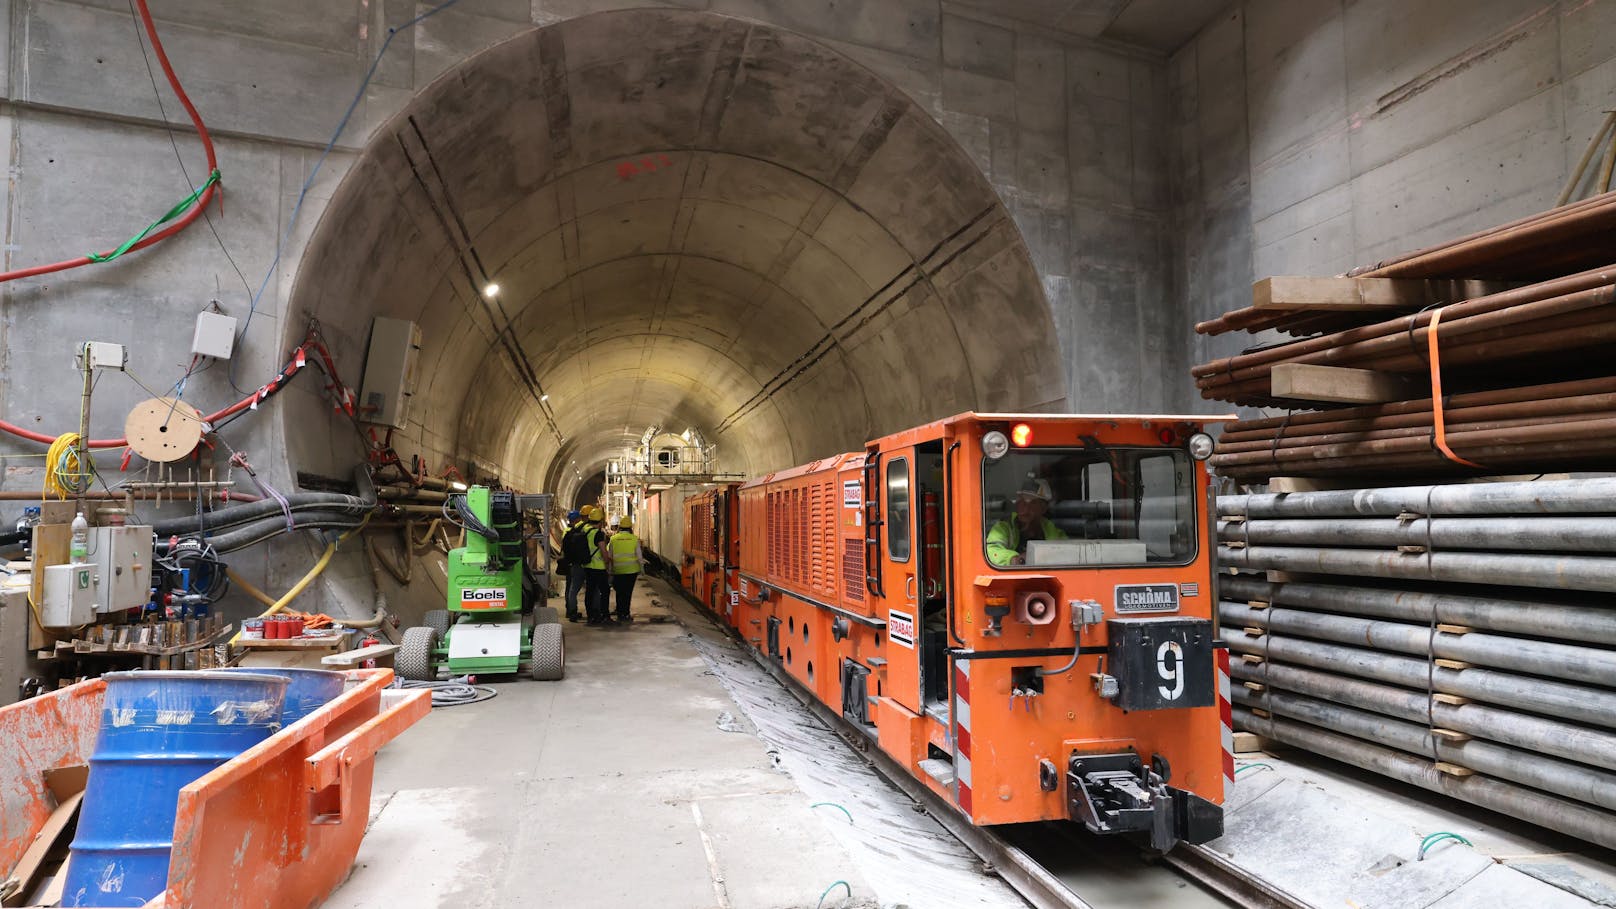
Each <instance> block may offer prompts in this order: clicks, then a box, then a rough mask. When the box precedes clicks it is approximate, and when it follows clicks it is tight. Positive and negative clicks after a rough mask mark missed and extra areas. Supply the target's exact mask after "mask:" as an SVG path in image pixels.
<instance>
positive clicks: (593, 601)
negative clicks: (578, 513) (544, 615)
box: [584, 505, 612, 628]
mask: <svg viewBox="0 0 1616 909" xmlns="http://www.w3.org/2000/svg"><path fill="white" fill-rule="evenodd" d="M584 520H586V521H588V522H589V530H588V540H589V550H590V555H591V558H590V560H589V562H588V564H586V565H585V566H584V571H585V572H586V575H585V577H586V580H585V582H584V584H585V589H584V612H585V614H586V615H587V617H588V624H590V625H593V626H595V627H597V628H599V627H601V626H604V625H610V624H612V619H611V614H610V613H611V602H610V597H611V582H610V580H609V576H608V574H607V572H606V566H607V564H608V562H609V560H610V558H611V555H610V553H609V550H608V549H607V542H608V538H607V535H606V532H605V530H604V529H603V528H602V526H601V525H602V524H604V523H605V521H606V512H604V511H602V510H601V509H600V506H598V505H591V506H590V507H589V509H588V510H587V511H586V512H585V515H584Z"/></svg>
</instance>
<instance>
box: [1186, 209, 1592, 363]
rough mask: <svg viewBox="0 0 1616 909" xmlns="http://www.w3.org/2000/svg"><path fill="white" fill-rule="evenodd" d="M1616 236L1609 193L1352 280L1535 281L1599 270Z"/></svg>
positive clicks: (1292, 317)
mask: <svg viewBox="0 0 1616 909" xmlns="http://www.w3.org/2000/svg"><path fill="white" fill-rule="evenodd" d="M1613 234H1616V196H1613V195H1612V194H1610V193H1606V194H1604V195H1600V196H1594V197H1592V198H1590V199H1585V200H1582V201H1580V202H1577V203H1574V204H1571V205H1562V206H1560V207H1558V208H1555V209H1551V210H1549V211H1546V212H1541V213H1539V214H1535V215H1531V216H1529V217H1525V218H1519V219H1517V220H1515V221H1511V222H1509V223H1507V224H1501V225H1499V226H1497V227H1493V228H1489V229H1488V230H1484V231H1480V232H1478V233H1474V234H1471V235H1469V236H1466V237H1461V238H1459V239H1457V240H1452V241H1449V242H1447V243H1443V244H1440V245H1438V246H1433V247H1428V248H1426V249H1422V250H1416V251H1415V252H1411V253H1407V254H1404V255H1402V256H1398V257H1396V258H1393V259H1388V260H1385V261H1382V262H1379V263H1376V264H1374V265H1368V266H1361V267H1359V268H1355V269H1353V270H1352V271H1350V272H1348V273H1347V274H1348V276H1350V277H1383V278H1427V279H1468V278H1500V279H1508V280H1519V279H1526V280H1536V279H1542V278H1548V277H1553V276H1555V275H1557V274H1565V273H1567V272H1571V271H1576V270H1578V269H1583V268H1589V267H1594V266H1597V265H1599V264H1601V260H1602V256H1603V255H1604V254H1606V251H1607V250H1609V248H1610V244H1609V241H1610V239H1611V238H1612V235H1613ZM1317 316H1318V314H1317V313H1314V312H1310V311H1308V310H1306V309H1260V308H1257V307H1248V308H1245V309H1237V310H1235V311H1233V312H1230V313H1226V314H1224V315H1223V316H1221V317H1220V318H1217V319H1212V320H1210V321H1207V322H1202V323H1200V324H1198V325H1196V326H1195V330H1196V331H1198V332H1200V333H1201V334H1207V335H1216V334H1222V333H1224V332H1229V331H1238V330H1242V329H1243V330H1247V331H1261V330H1263V329H1268V328H1275V329H1279V330H1282V331H1283V330H1287V329H1295V328H1297V327H1298V326H1297V323H1302V324H1303V325H1306V324H1307V323H1309V322H1312V321H1314V320H1315V319H1316V317H1317Z"/></svg>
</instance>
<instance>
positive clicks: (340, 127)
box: [230, 0, 460, 392]
mask: <svg viewBox="0 0 1616 909" xmlns="http://www.w3.org/2000/svg"><path fill="white" fill-rule="evenodd" d="M459 2H460V0H444V2H443V3H439V4H438V5H437V6H434V7H432V8H431V9H429V10H427V11H426V12H424V13H421V14H420V15H418V16H416V17H415V18H413V19H411V20H410V21H408V22H406V23H404V24H403V25H400V26H398V27H396V28H390V29H388V30H387V39H386V40H384V41H383V42H382V46H381V49H380V50H378V51H376V57H375V58H374V59H373V60H371V61H370V69H368V70H366V71H365V78H364V79H361V80H360V82H359V90H358V91H356V92H354V96H353V100H352V101H349V102H348V109H347V110H346V111H344V112H343V114H342V120H340V121H339V122H338V123H337V130H336V132H334V133H332V134H331V140H330V141H329V142H327V143H326V144H325V148H324V149H322V150H321V151H320V157H319V158H317V159H315V162H314V169H313V170H311V171H309V177H308V179H307V180H304V181H303V188H302V189H300V190H299V191H298V193H297V202H296V203H294V204H293V205H292V214H291V217H289V218H287V220H286V230H285V231H284V232H282V234H281V239H280V242H279V243H276V244H275V258H273V259H271V260H270V262H269V268H268V269H267V270H266V271H265V272H264V280H263V281H262V282H261V283H259V285H258V292H257V293H255V294H253V297H252V303H251V305H249V306H248V307H247V318H246V320H245V321H243V322H242V323H241V339H240V342H238V343H245V342H246V340H247V328H248V327H249V326H251V325H252V320H253V314H254V313H256V312H257V311H258V301H259V300H261V299H263V296H264V290H265V289H266V288H268V287H269V279H270V278H272V277H274V275H275V269H276V267H278V266H279V265H280V263H281V251H282V250H284V249H285V248H286V244H287V242H288V241H290V240H291V239H292V228H293V227H294V226H295V225H296V224H297V216H298V213H299V212H301V211H302V210H303V200H304V199H305V198H306V197H307V196H308V194H309V187H311V186H313V185H314V178H315V177H317V176H319V175H320V168H321V166H322V165H324V164H325V159H326V158H327V157H328V156H329V155H330V154H331V149H333V148H335V147H336V144H337V140H338V139H340V138H342V134H343V132H344V131H346V130H347V129H348V121H349V120H351V119H353V115H354V111H355V110H358V109H359V102H360V101H362V100H364V97H365V89H367V88H369V87H370V80H371V79H372V78H374V77H375V75H376V68H377V67H379V66H381V63H382V57H383V56H385V55H386V54H387V49H388V48H389V47H391V46H392V45H393V38H394V37H396V36H397V35H398V33H399V32H402V31H405V30H406V29H410V28H414V27H415V26H416V25H419V24H420V23H421V22H423V21H425V20H427V19H430V18H432V17H433V16H436V15H437V14H438V13H441V12H443V11H444V10H446V9H448V8H449V7H451V6H454V5H455V4H456V3H459ZM230 387H231V388H235V389H236V391H238V392H239V391H241V389H240V388H236V360H235V359H234V358H232V359H231V361H230Z"/></svg>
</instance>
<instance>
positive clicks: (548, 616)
mask: <svg viewBox="0 0 1616 909" xmlns="http://www.w3.org/2000/svg"><path fill="white" fill-rule="evenodd" d="M560 622H561V613H559V612H556V608H555V607H554V606H538V607H535V608H534V610H533V624H534V625H557V624H560Z"/></svg>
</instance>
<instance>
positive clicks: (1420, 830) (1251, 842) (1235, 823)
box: [1208, 748, 1616, 909]
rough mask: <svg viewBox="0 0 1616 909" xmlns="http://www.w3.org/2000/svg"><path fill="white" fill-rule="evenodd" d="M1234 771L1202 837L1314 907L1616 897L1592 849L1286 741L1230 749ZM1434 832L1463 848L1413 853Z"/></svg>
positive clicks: (1607, 869) (1561, 906) (1556, 905)
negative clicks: (1222, 813) (1420, 856)
mask: <svg viewBox="0 0 1616 909" xmlns="http://www.w3.org/2000/svg"><path fill="white" fill-rule="evenodd" d="M1236 774H1237V775H1236V782H1235V789H1234V794H1233V796H1232V797H1231V798H1230V799H1229V801H1228V803H1227V805H1226V807H1227V808H1228V814H1227V815H1226V819H1225V833H1224V836H1223V837H1222V838H1221V839H1218V840H1214V841H1213V842H1212V843H1210V844H1208V845H1209V846H1210V848H1212V849H1215V850H1217V851H1219V852H1222V853H1224V854H1225V855H1227V856H1228V857H1229V858H1230V859H1231V860H1232V861H1233V862H1234V863H1235V864H1237V865H1239V866H1240V867H1241V868H1243V869H1246V870H1247V871H1250V872H1252V873H1254V874H1256V875H1257V876H1259V877H1262V878H1265V879H1267V880H1269V881H1272V882H1274V883H1276V884H1278V885H1279V886H1281V887H1283V888H1285V889H1286V890H1288V891H1290V892H1291V893H1292V894H1293V895H1295V896H1297V897H1300V898H1302V899H1304V900H1307V901H1308V902H1310V903H1312V904H1314V905H1319V906H1333V905H1349V906H1351V905H1357V906H1366V907H1367V906H1377V907H1387V909H1393V907H1397V909H1424V907H1433V909H1469V907H1475V909H1483V907H1491V906H1503V905H1531V906H1533V907H1536V909H1589V907H1593V906H1616V868H1613V866H1612V865H1611V863H1610V855H1609V853H1607V852H1605V851H1604V850H1602V849H1600V848H1598V847H1596V846H1591V845H1589V844H1587V843H1582V842H1579V841H1576V840H1572V839H1570V838H1567V837H1562V836H1560V835H1558V834H1555V833H1553V832H1551V831H1547V830H1543V829H1541V828H1538V827H1534V826H1533V825H1530V824H1526V823H1522V822H1518V821H1513V820H1511V819H1510V818H1507V817H1504V816H1503V815H1499V814H1496V813H1493V812H1489V811H1484V810H1482V809H1478V808H1475V807H1473V806H1469V805H1464V804H1460V803H1458V802H1457V801H1455V800H1454V799H1450V798H1446V797H1444V796H1441V795H1438V794H1434V793H1429V792H1426V791H1425V790H1422V789H1417V788H1415V787H1412V786H1406V785H1404V784H1402V783H1399V782H1397V781H1395V780H1388V779H1386V778H1385V777H1382V776H1379V775H1377V774H1373V773H1370V772H1368V771H1364V770H1360V769H1358V768H1356V767H1352V766H1349V765H1346V764H1342V763H1339V762H1336V761H1332V760H1329V759H1327V758H1321V757H1317V756H1314V755H1310V754H1307V753H1306V752H1302V751H1299V750H1295V749H1290V748H1280V749H1277V750H1274V751H1270V752H1264V753H1256V752H1254V753H1249V754H1241V755H1238V756H1237V760H1236ZM1440 831H1449V832H1453V833H1458V834H1461V835H1463V836H1464V837H1465V838H1466V839H1468V840H1469V841H1470V842H1471V844H1472V845H1469V846H1467V845H1464V844H1462V843H1458V842H1452V841H1447V842H1443V843H1441V844H1440V845H1437V846H1435V847H1434V848H1432V849H1431V850H1430V851H1429V852H1428V854H1427V856H1426V858H1425V860H1424V861H1423V862H1421V861H1418V860H1417V853H1418V849H1419V843H1420V840H1421V838H1422V837H1423V836H1426V835H1429V834H1432V833H1437V832H1440Z"/></svg>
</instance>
